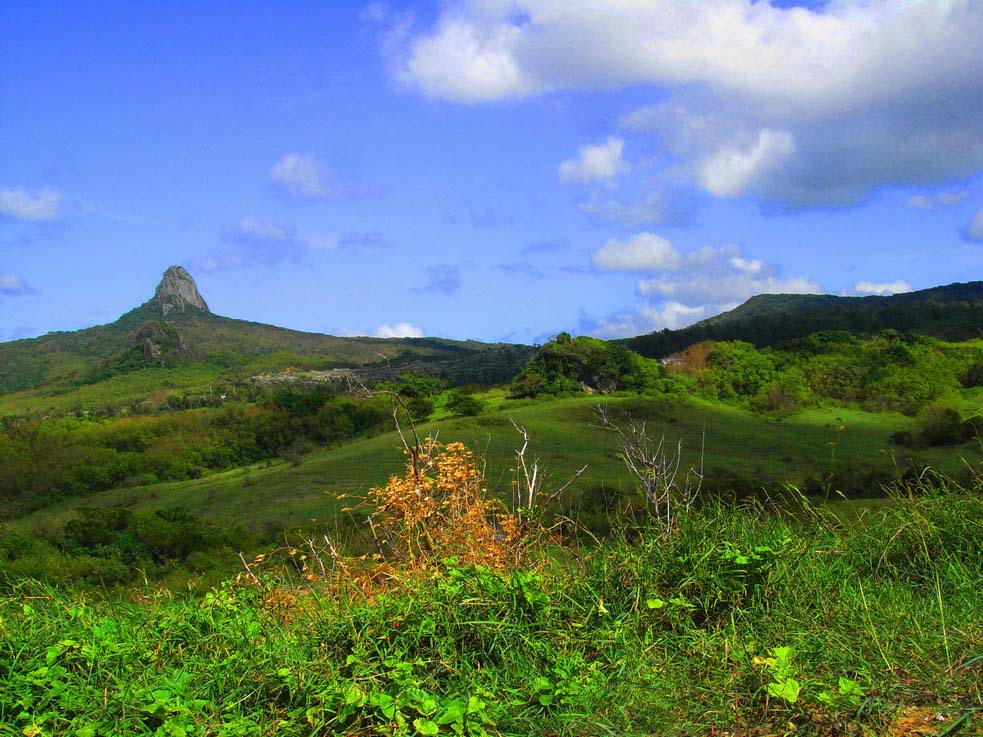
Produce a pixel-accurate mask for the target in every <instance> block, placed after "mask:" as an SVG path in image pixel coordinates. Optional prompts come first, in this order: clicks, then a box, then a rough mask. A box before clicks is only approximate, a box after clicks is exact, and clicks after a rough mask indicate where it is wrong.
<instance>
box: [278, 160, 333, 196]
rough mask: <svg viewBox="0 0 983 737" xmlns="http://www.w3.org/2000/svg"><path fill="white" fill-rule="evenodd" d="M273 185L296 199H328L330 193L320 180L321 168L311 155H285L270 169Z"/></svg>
mask: <svg viewBox="0 0 983 737" xmlns="http://www.w3.org/2000/svg"><path fill="white" fill-rule="evenodd" d="M270 178H271V179H272V180H273V182H274V184H276V185H277V186H278V187H280V188H281V189H283V190H284V191H285V192H287V193H288V194H291V195H294V196H297V197H329V196H330V195H331V194H332V192H331V190H330V189H329V188H328V187H327V186H325V184H324V183H323V182H322V180H321V167H320V166H319V165H318V163H317V159H315V158H314V156H312V155H311V154H297V153H291V154H286V155H285V156H284V157H283V158H282V159H280V160H279V161H278V162H276V163H275V164H274V165H273V168H272V169H270Z"/></svg>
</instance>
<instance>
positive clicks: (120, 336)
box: [0, 266, 533, 407]
mask: <svg viewBox="0 0 983 737" xmlns="http://www.w3.org/2000/svg"><path fill="white" fill-rule="evenodd" d="M532 350H533V349H532V348H531V347H528V346H521V345H510V344H488V343H480V342H477V341H455V340H446V339H441V338H369V337H336V336H331V335H322V334H317V333H305V332H300V331H297V330H289V329H286V328H280V327H274V326H272V325H265V324H262V323H256V322H249V321H246V320H237V319H234V318H229V317H223V316H220V315H216V314H213V313H212V312H211V311H210V310H209V309H208V306H207V303H206V302H205V300H204V299H203V298H202V297H201V295H200V294H199V292H198V288H197V286H196V285H195V282H194V279H193V278H192V277H191V275H190V274H189V273H188V272H187V271H186V270H185V269H183V268H181V267H180V266H172V267H170V268H169V269H168V270H167V271H166V272H165V273H164V276H163V278H162V279H161V282H160V284H159V285H158V286H157V290H156V292H155V294H154V296H153V297H152V298H151V299H149V300H148V301H146V302H145V303H143V304H142V305H140V306H139V307H136V308H135V309H133V310H130V311H129V312H127V313H126V314H124V315H122V316H121V317H120V318H119V319H118V320H116V321H115V322H112V323H109V324H107V325H98V326H95V327H91V328H86V329H83V330H77V331H74V332H52V333H48V334H46V335H43V336H41V337H39V338H32V339H27V340H18V341H12V342H8V343H0V396H3V395H9V394H11V393H14V392H25V391H29V392H30V391H31V390H33V391H34V395H33V396H36V397H40V396H42V395H43V396H45V397H51V396H53V395H64V394H67V393H71V392H77V391H78V390H80V389H84V388H85V387H92V386H93V385H97V384H100V383H104V382H114V387H115V394H116V395H119V394H120V392H122V394H123V395H127V394H132V393H135V395H138V396H139V395H143V396H147V395H150V394H152V393H153V392H154V391H156V390H158V389H162V388H168V387H172V386H180V385H181V384H182V379H181V377H185V378H186V379H187V380H189V381H191V383H192V384H193V383H194V381H195V378H196V377H197V378H198V379H200V380H201V381H203V382H209V381H215V380H217V379H219V378H234V377H238V378H242V377H247V376H251V375H253V374H256V373H262V372H271V371H272V372H276V371H281V370H284V369H288V368H289V369H317V370H329V369H349V370H351V371H352V372H353V373H355V374H356V375H360V376H366V377H368V378H370V379H378V378H379V377H381V376H382V375H383V374H384V373H385V371H386V368H385V367H386V363H385V361H386V360H388V361H389V362H390V363H391V364H392V366H393V368H394V369H395V370H397V371H407V370H410V371H416V372H419V373H424V374H430V375H437V376H443V377H445V378H449V379H451V380H452V381H456V382H464V381H484V382H495V381H508V380H509V379H510V378H511V377H512V375H513V374H514V373H515V372H516V371H517V370H518V369H519V368H520V367H521V366H522V364H523V363H524V361H525V360H526V359H527V358H528V357H529V356H530V355H531V353H532ZM383 356H384V357H385V358H383ZM136 375H138V376H136ZM121 377H130V379H129V380H128V381H125V382H121V381H120V379H121ZM124 384H125V385H127V386H130V385H132V388H133V392H129V391H128V390H127V389H126V386H124ZM91 393H92V392H90V394H91ZM95 394H96V395H98V394H99V393H98V392H96V393H95ZM83 395H84V392H83ZM29 396H30V395H29ZM83 403H84V402H83ZM49 404H50V402H49ZM16 406H18V407H20V406H23V403H18V404H16Z"/></svg>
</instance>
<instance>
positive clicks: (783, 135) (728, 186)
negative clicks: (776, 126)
mask: <svg viewBox="0 0 983 737" xmlns="http://www.w3.org/2000/svg"><path fill="white" fill-rule="evenodd" d="M793 154H795V140H794V139H793V138H792V136H791V134H789V133H787V132H785V131H776V130H769V129H765V130H762V131H759V132H758V140H757V142H755V144H754V145H753V146H751V147H750V148H747V149H744V150H742V149H739V148H735V147H733V146H724V147H722V148H720V149H718V150H716V151H714V152H713V153H712V154H711V155H710V156H709V157H708V158H707V159H706V160H705V161H704V162H703V164H702V166H701V167H700V172H699V177H698V179H699V183H700V185H701V186H702V187H703V188H704V189H705V190H706V191H707V192H709V193H710V194H712V195H716V196H717V197H736V196H737V195H740V194H743V193H744V192H745V191H747V189H748V188H749V187H751V186H753V185H754V184H755V183H756V182H757V181H759V180H760V179H761V178H762V177H764V176H767V175H768V174H770V173H772V172H773V171H775V169H777V168H779V167H780V166H781V165H782V164H783V163H785V161H787V160H788V159H789V158H790V157H791V156H792V155H793Z"/></svg>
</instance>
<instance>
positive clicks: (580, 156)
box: [558, 136, 628, 184]
mask: <svg viewBox="0 0 983 737" xmlns="http://www.w3.org/2000/svg"><path fill="white" fill-rule="evenodd" d="M624 147H625V142H624V140H623V139H621V138H615V137H613V136H612V137H611V138H608V140H607V141H605V142H604V143H600V144H597V145H594V146H581V147H580V148H579V149H577V157H576V158H574V159H570V160H568V161H564V162H563V163H562V164H560V166H559V169H558V175H559V177H560V181H561V182H563V183H565V184H569V183H577V184H592V183H594V182H601V183H604V184H610V183H611V182H612V181H613V180H614V178H615V177H616V176H618V174H621V173H622V172H625V171H627V170H628V163H627V162H626V161H625V160H624V159H623V158H622V151H623V150H624Z"/></svg>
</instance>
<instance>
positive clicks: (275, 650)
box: [0, 474, 983, 737]
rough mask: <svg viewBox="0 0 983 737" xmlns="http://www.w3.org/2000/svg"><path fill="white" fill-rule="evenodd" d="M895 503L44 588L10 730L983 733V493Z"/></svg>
mask: <svg viewBox="0 0 983 737" xmlns="http://www.w3.org/2000/svg"><path fill="white" fill-rule="evenodd" d="M467 483H469V484H471V483H473V479H472V478H470V477H468V478H467ZM893 494H894V503H893V504H892V505H890V506H888V507H885V508H883V509H881V510H880V511H877V512H870V513H868V514H865V515H861V516H860V517H859V518H850V519H840V518H838V517H837V516H836V515H835V514H833V513H832V512H830V511H829V510H828V509H822V508H813V507H810V506H808V504H805V503H803V504H801V505H797V506H796V505H791V504H788V505H786V506H785V507H784V508H782V509H779V510H768V511H766V510H764V509H763V508H762V507H761V506H755V505H744V506H739V505H724V504H708V505H704V506H703V507H702V508H700V509H696V510H690V511H688V512H684V513H681V514H680V515H679V518H678V524H677V525H676V526H675V528H673V529H666V528H665V526H655V525H650V524H647V523H645V522H641V523H635V524H631V525H628V524H625V525H623V526H622V527H621V528H620V531H619V532H618V533H616V534H613V535H612V536H611V538H609V539H607V540H604V541H602V542H597V543H593V544H591V545H579V544H575V543H572V542H571V543H564V542H563V541H562V540H556V539H554V540H552V541H548V540H546V541H544V540H542V539H541V540H540V541H539V542H538V543H537V545H536V546H534V547H531V548H529V549H527V550H526V551H525V552H526V553H527V554H526V555H524V556H506V557H505V558H501V559H500V558H491V559H489V560H488V561H486V563H487V562H490V563H494V565H486V564H479V563H477V562H475V561H473V560H465V559H462V558H461V557H460V556H459V557H458V558H457V559H455V558H447V559H442V558H441V556H440V552H441V551H440V550H439V549H436V548H435V549H429V548H428V549H427V556H426V562H425V563H424V562H422V561H421V558H420V555H421V552H420V550H421V548H419V547H418V548H416V552H415V554H414V555H412V556H411V555H409V553H408V552H406V551H404V553H403V555H402V559H401V560H396V559H393V560H387V561H385V562H384V563H383V562H380V561H378V560H373V558H372V557H371V556H369V557H365V558H363V559H345V560H341V559H340V556H334V557H333V556H332V555H330V552H329V551H322V550H320V549H318V548H315V549H313V550H308V551H306V552H302V551H299V550H297V551H294V555H293V557H291V556H290V554H289V553H290V551H283V552H281V553H277V554H271V555H270V556H268V557H266V558H265V559H264V560H260V561H255V562H253V563H251V564H250V570H251V572H252V574H251V576H250V575H243V576H241V577H240V579H239V580H238V581H229V582H227V583H225V584H224V585H222V586H220V587H218V588H217V589H215V590H213V591H212V592H210V593H209V594H208V595H206V596H205V597H204V598H201V599H178V598H174V597H172V596H171V595H169V594H166V593H161V592H155V591H153V590H145V591H142V592H139V596H138V597H137V600H135V601H132V602H121V601H110V600H104V599H100V598H99V597H97V596H83V595H78V594H74V595H68V594H66V593H64V592H62V591H60V590H58V589H55V588H51V587H48V586H45V585H43V584H40V583H37V582H31V581H25V582H23V583H22V584H20V585H19V586H18V587H16V588H15V589H14V590H13V592H12V594H10V595H8V596H6V597H5V598H4V599H3V600H2V601H0V670H2V673H3V678H0V725H3V726H0V734H11V735H14V734H17V735H27V737H33V736H35V735H93V736H95V735H135V734H157V735H229V736H231V735H267V734H277V735H310V734H318V735H322V734H324V735H327V734H343V735H368V734H379V735H392V734H403V735H411V734H422V735H428V734H458V735H484V734H489V735H492V734H504V735H530V734H550V735H595V734H596V735H613V734H617V735H642V734H659V735H668V734H679V735H706V734H722V733H725V732H726V733H730V734H790V733H793V732H794V733H795V734H822V735H833V734H842V735H853V734H856V735H860V734H885V733H891V734H901V733H905V732H904V731H903V730H904V729H909V731H908V732H907V733H912V734H913V733H920V734H940V735H941V734H954V733H955V731H957V730H959V729H962V730H965V731H966V732H967V733H972V732H973V730H976V733H979V730H980V724H979V718H978V713H979V712H980V710H981V708H983V693H981V682H983V678H981V669H983V618H981V616H980V612H981V594H980V592H981V591H983V575H981V571H983V484H981V482H980V479H979V478H975V479H973V480H971V481H970V482H968V483H965V484H961V485H960V484H956V483H955V482H954V481H952V480H951V479H948V478H945V477H941V476H938V475H933V474H923V475H921V476H919V477H916V478H913V479H911V480H910V481H908V482H907V484H906V485H904V486H901V487H897V488H895V489H894V490H893ZM404 520H405V518H404ZM446 522H447V520H446V517H444V518H441V524H446ZM472 522H474V520H472ZM390 529H396V528H395V527H391V528H390ZM414 530H415V532H414V534H416V535H418V537H417V541H418V542H419V541H422V540H423V539H424V538H425V537H426V535H425V533H424V532H423V531H422V530H421V529H420V528H419V527H416V528H414ZM454 541H455V543H454V544H455V545H457V544H459V543H460V538H459V537H456V536H455V537H454ZM501 541H502V538H496V537H494V536H493V538H492V539H491V540H486V544H487V545H488V546H489V549H492V548H493V547H494V545H495V544H496V542H498V543H501ZM336 552H337V551H336ZM301 556H305V558H304V560H301ZM506 560H507V561H508V564H507V565H498V564H497V563H498V562H501V561H506ZM277 561H280V562H279V563H278V562H277ZM322 564H323V568H322ZM305 566H306V569H305ZM253 577H254V578H253ZM912 725H914V726H912ZM915 727H917V729H918V730H922V731H917V730H915Z"/></svg>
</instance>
